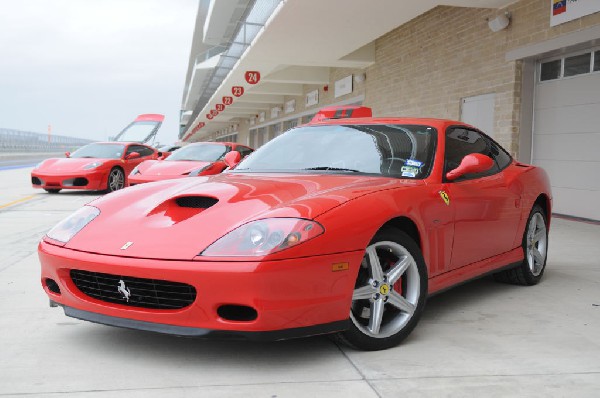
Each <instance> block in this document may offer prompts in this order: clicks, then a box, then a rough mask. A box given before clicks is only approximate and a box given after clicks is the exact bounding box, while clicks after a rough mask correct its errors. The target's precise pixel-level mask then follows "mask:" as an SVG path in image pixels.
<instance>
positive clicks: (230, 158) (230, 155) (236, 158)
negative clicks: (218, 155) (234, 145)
mask: <svg viewBox="0 0 600 398" xmlns="http://www.w3.org/2000/svg"><path fill="white" fill-rule="evenodd" d="M240 160H242V155H241V154H240V153H239V152H238V151H231V152H227V154H225V159H224V161H225V164H226V165H227V166H228V167H229V168H230V169H233V168H234V167H235V166H237V165H238V163H239V162H240Z"/></svg>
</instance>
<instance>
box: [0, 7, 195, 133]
mask: <svg viewBox="0 0 600 398" xmlns="http://www.w3.org/2000/svg"><path fill="white" fill-rule="evenodd" d="M197 10H198V0H0V127H3V128H11V129H17V130H24V131H34V132H40V133H46V132H47V129H48V125H51V126H52V132H53V134H59V135H68V136H76V137H86V138H91V139H97V140H105V139H107V138H108V136H110V135H115V134H116V133H118V132H119V131H121V130H122V129H123V128H124V127H125V126H126V125H127V124H129V123H130V122H131V121H133V119H134V118H135V117H136V116H137V115H138V114H141V113H162V114H164V115H165V122H164V123H163V125H162V128H161V130H160V131H159V133H158V140H159V141H160V142H161V143H164V144H167V143H171V142H174V141H176V140H177V133H178V130H179V110H180V108H181V98H182V95H183V85H184V83H185V74H186V71H187V64H188V59H189V55H190V48H191V42H192V35H193V31H194V23H195V19H196V12H197Z"/></svg>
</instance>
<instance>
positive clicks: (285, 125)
mask: <svg viewBox="0 0 600 398" xmlns="http://www.w3.org/2000/svg"><path fill="white" fill-rule="evenodd" d="M297 125H298V119H292V120H288V121H285V122H283V130H284V131H288V130H289V129H293V128H294V127H296V126H297Z"/></svg>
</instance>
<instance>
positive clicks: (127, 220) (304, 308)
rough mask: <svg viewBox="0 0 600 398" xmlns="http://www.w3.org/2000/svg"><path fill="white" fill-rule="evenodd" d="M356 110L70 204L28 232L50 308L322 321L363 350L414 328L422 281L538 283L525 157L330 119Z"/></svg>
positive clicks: (535, 195) (197, 331)
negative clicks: (52, 222)
mask: <svg viewBox="0 0 600 398" xmlns="http://www.w3.org/2000/svg"><path fill="white" fill-rule="evenodd" d="M356 110H357V112H354V109H352V108H350V109H346V110H344V112H340V110H339V109H335V108H334V109H325V110H322V111H321V113H320V115H318V116H319V118H318V121H315V122H311V123H309V124H307V125H303V126H299V127H296V128H294V129H292V130H289V131H287V132H286V133H285V134H283V135H281V136H279V137H277V138H275V139H274V140H272V141H270V142H269V143H267V144H266V145H264V146H263V147H261V148H260V149H259V150H257V151H256V152H255V153H253V155H252V156H250V157H248V158H247V159H244V160H243V161H242V162H241V163H239V164H238V165H237V167H235V168H234V169H232V170H228V171H226V172H224V173H222V174H218V175H214V176H209V177H200V178H188V179H179V180H167V181H161V182H157V183H154V184H143V185H140V186H136V187H133V188H129V189H126V190H123V191H120V192H117V193H115V194H112V195H108V196H106V197H103V198H99V199H97V200H95V201H93V202H91V203H89V204H88V205H86V206H84V207H82V208H81V209H79V210H78V211H77V212H75V213H74V214H72V215H71V216H69V217H68V218H66V219H65V220H63V221H62V222H60V223H59V224H57V225H56V226H55V227H54V228H53V229H52V230H50V231H49V232H48V233H47V235H46V236H45V237H44V238H43V239H42V241H41V242H40V244H39V256H40V262H41V282H42V285H43V288H44V290H45V292H46V293H47V295H48V296H49V298H50V302H51V305H60V306H62V307H63V309H64V312H65V314H66V315H68V316H70V317H75V318H79V319H83V320H88V321H91V322H96V323H102V324H107V325H113V326H119V327H126V328H133V329H141V330H148V331H155V332H160V333H169V334H175V335H184V336H225V337H233V336H238V337H244V338H249V339H285V338H291V337H297V336H307V335H314V334H322V333H337V334H338V336H339V337H340V339H342V340H343V341H345V342H347V343H348V344H349V345H351V346H353V347H356V348H359V349H364V350H379V349H385V348H388V347H392V346H395V345H397V344H398V343H399V342H400V341H401V340H403V339H404V338H405V337H406V336H407V335H408V334H409V333H410V332H411V331H412V330H413V329H414V327H415V325H416V324H417V322H418V320H419V317H420V315H421V313H422V312H423V309H424V307H425V302H426V299H427V297H428V296H429V295H431V294H435V293H437V292H440V291H442V290H444V289H447V288H449V287H451V286H453V285H457V284H460V283H462V282H464V281H466V280H469V279H473V278H477V277H480V276H482V275H485V274H490V273H492V274H494V275H495V276H496V278H497V279H498V280H500V281H505V282H511V283H516V284H523V285H533V284H536V283H538V282H539V281H540V279H541V278H542V275H543V273H544V269H545V266H546V253H547V249H548V230H549V226H550V214H551V208H552V196H551V193H550V185H549V181H548V178H547V176H546V173H545V172H544V171H543V170H542V169H540V168H537V167H534V166H531V165H527V164H522V163H519V162H516V161H515V160H513V159H512V158H511V156H510V155H509V154H508V153H507V152H506V151H505V150H504V149H502V148H501V147H500V145H498V144H497V143H496V142H494V141H493V140H492V139H490V138H489V137H488V136H486V135H485V134H483V133H482V132H481V131H479V130H478V129H476V128H474V127H472V126H470V125H466V124H464V123H461V122H457V121H450V120H440V119H421V118H371V117H363V118H341V119H335V117H340V116H342V117H343V116H350V115H351V114H360V113H361V112H363V113H364V112H365V109H364V108H360V109H356ZM359 110H360V111H361V112H358V111H359ZM235 155H236V152H230V154H228V155H227V156H226V161H227V162H228V164H231V163H232V162H231V158H233V157H234V156H235ZM238 157H239V156H238Z"/></svg>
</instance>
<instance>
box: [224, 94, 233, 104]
mask: <svg viewBox="0 0 600 398" xmlns="http://www.w3.org/2000/svg"><path fill="white" fill-rule="evenodd" d="M231 104H233V97H229V96H225V97H223V105H225V106H227V105H231Z"/></svg>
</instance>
